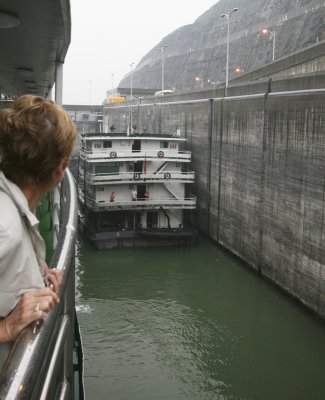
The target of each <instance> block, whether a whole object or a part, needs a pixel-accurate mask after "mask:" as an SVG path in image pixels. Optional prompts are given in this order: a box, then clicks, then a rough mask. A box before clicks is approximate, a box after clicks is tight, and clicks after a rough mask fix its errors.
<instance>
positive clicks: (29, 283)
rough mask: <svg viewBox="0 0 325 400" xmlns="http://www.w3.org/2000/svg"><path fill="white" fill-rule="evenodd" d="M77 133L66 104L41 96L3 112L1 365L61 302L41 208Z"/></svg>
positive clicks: (58, 278)
mask: <svg viewBox="0 0 325 400" xmlns="http://www.w3.org/2000/svg"><path fill="white" fill-rule="evenodd" d="M75 136H76V133H75V127H74V125H73V123H72V121H71V119H70V117H69V116H68V115H67V114H66V112H65V111H64V110H63V108H61V107H59V106H58V105H56V104H55V103H53V102H52V101H49V100H45V99H43V98H42V97H39V96H32V95H25V96H21V97H19V98H17V99H16V100H15V101H14V103H13V107H12V108H10V109H6V110H3V111H1V112H0V205H1V206H0V342H1V343H0V366H1V363H2V362H1V361H3V360H4V358H5V357H6V356H7V354H8V350H9V349H10V345H11V343H12V341H13V340H14V339H15V338H16V337H17V335H18V334H19V333H20V332H21V331H22V329H24V328H25V327H26V326H27V325H29V324H30V323H32V322H33V321H36V320H42V319H44V318H45V317H46V315H47V314H48V312H49V311H50V310H51V309H52V308H53V307H54V305H55V304H57V303H58V302H59V298H58V295H57V293H58V288H59V285H60V283H61V275H60V273H59V271H56V270H54V269H48V268H47V266H46V263H45V245H44V241H43V239H42V238H41V236H40V235H39V233H38V229H37V225H38V220H37V218H36V216H35V210H36V207H37V205H38V203H39V202H40V200H41V198H42V197H43V195H44V194H45V193H46V192H47V191H48V190H49V189H51V188H53V187H54V186H56V185H57V184H58V183H59V182H60V180H61V179H62V176H63V173H64V169H65V167H66V166H67V164H68V160H69V156H70V154H71V151H72V149H73V146H74V142H75Z"/></svg>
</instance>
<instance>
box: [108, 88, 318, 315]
mask: <svg viewBox="0 0 325 400" xmlns="http://www.w3.org/2000/svg"><path fill="white" fill-rule="evenodd" d="M240 93H241V89H240ZM125 112H126V111H125V109H123V110H121V109H119V108H111V109H110V108H107V109H106V110H105V118H107V120H108V123H109V124H110V123H115V124H118V121H120V120H121V113H124V115H125ZM136 113H138V114H136ZM133 115H134V117H133V121H137V124H138V126H137V129H139V131H140V128H141V129H143V128H145V131H146V132H147V133H148V132H153V133H156V134H158V133H173V134H181V136H185V137H186V138H187V143H186V149H188V150H191V151H192V164H191V169H192V170H194V171H195V173H196V181H195V184H194V185H193V188H192V193H193V194H194V195H196V196H197V209H196V212H195V213H193V215H192V217H191V218H192V222H193V223H194V224H195V225H196V226H197V227H198V228H199V229H200V230H201V231H203V232H204V233H206V234H207V235H209V236H210V237H211V238H212V239H213V240H215V241H217V242H218V243H220V244H221V245H223V246H224V247H226V248H227V249H229V250H230V251H231V252H233V253H234V254H236V255H237V256H239V257H240V258H241V259H243V260H244V261H245V262H246V263H248V264H249V265H250V266H251V267H253V268H254V269H255V270H256V271H257V272H259V273H260V274H262V275H263V276H265V277H267V278H269V279H270V280H272V281H273V282H274V283H276V284H277V285H279V286H280V287H281V288H283V289H284V290H285V291H287V292H288V293H290V294H291V295H292V296H294V297H295V298H297V299H299V300H300V301H301V302H302V303H304V304H305V305H307V306H308V307H309V308H311V309H312V310H314V311H315V312H316V313H317V314H319V315H320V316H322V317H323V318H324V317H325V261H324V260H325V257H324V256H325V246H324V239H325V238H324V236H325V233H324V223H325V222H324V221H325V89H323V90H322V89H311V90H301V91H295V92H280V91H279V92H275V93H260V94H251V95H238V96H236V95H235V94H234V95H232V96H231V97H228V98H224V97H218V98H214V99H198V100H189V101H186V99H185V98H184V101H178V102H176V103H172V102H170V103H163V102H162V103H159V104H147V105H141V107H140V106H139V105H138V106H135V107H134V110H133Z"/></svg>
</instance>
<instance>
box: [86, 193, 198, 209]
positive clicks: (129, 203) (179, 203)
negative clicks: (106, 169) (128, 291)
mask: <svg viewBox="0 0 325 400" xmlns="http://www.w3.org/2000/svg"><path fill="white" fill-rule="evenodd" d="M79 199H80V200H81V202H84V201H85V199H84V193H79ZM86 202H87V206H88V207H89V208H92V209H94V210H95V209H98V210H99V209H105V210H118V209H120V210H136V209H159V208H160V207H165V208H184V209H194V208H195V207H196V197H195V196H193V195H189V196H187V197H184V198H175V197H167V198H150V197H149V198H137V199H136V200H132V199H131V198H130V199H129V200H124V199H121V200H119V199H116V200H114V201H109V199H107V200H97V201H96V199H94V198H93V197H91V196H89V195H86Z"/></svg>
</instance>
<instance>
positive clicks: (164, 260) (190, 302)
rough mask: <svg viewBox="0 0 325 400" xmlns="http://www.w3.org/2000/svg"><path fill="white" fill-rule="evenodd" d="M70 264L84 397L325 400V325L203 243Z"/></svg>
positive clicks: (92, 255) (83, 255) (90, 255)
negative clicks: (74, 266) (74, 276)
mask: <svg viewBox="0 0 325 400" xmlns="http://www.w3.org/2000/svg"><path fill="white" fill-rule="evenodd" d="M77 259H78V265H77V282H76V285H77V306H78V307H77V309H78V318H79V323H80V328H81V334H82V337H83V344H84V353H85V389H86V397H87V399H89V400H97V399H113V400H146V399H148V400H149V399H150V400H158V399H159V400H160V399H163V400H178V399H181V400H185V399H186V400H194V399H195V400H205V399H209V400H210V399H220V400H221V399H222V400H235V399H236V400H237V399H242V400H244V399H245V400H248V399H254V400H255V399H256V400H282V399H283V400H291V399H292V400H299V399H301V400H318V399H319V400H323V399H325V324H324V323H323V322H322V321H320V320H318V319H317V318H315V317H314V316H313V315H311V314H310V313H309V312H307V311H306V310H305V309H304V308H303V307H300V306H299V305H297V304H296V303H295V302H293V301H292V300H290V299H289V298H288V297H287V296H286V295H284V294H282V293H281V292H280V291H279V290H277V289H275V288H274V287H273V286H271V285H270V284H268V283H267V282H265V281H263V280H262V279H260V278H259V277H258V276H257V275H255V274H254V273H253V272H252V271H250V270H249V269H247V268H246V267H245V266H243V265H241V264H240V262H239V261H237V260H235V259H234V258H232V257H230V256H229V255H228V254H226V253H225V252H224V251H223V250H222V249H220V248H219V247H217V246H216V245H214V244H213V243H211V242H209V241H208V240H206V239H203V238H201V239H200V242H199V244H198V245H195V246H193V247H182V248H161V249H125V250H113V251H112V250H107V251H98V250H95V249H94V248H92V247H90V246H89V245H88V244H86V243H84V242H82V241H80V240H79V242H78V249H77Z"/></svg>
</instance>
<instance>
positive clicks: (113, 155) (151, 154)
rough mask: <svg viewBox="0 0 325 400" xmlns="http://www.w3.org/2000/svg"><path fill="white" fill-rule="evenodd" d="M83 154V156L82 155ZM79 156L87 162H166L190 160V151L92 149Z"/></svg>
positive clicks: (83, 151) (83, 150) (81, 153)
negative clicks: (156, 160)
mask: <svg viewBox="0 0 325 400" xmlns="http://www.w3.org/2000/svg"><path fill="white" fill-rule="evenodd" d="M83 154H84V155H83ZM80 155H81V157H82V158H85V157H86V158H87V160H88V161H91V160H98V159H99V160H100V159H105V160H116V161H121V160H124V161H131V160H137V161H144V160H153V159H157V158H158V159H161V160H163V159H168V160H171V159H172V160H183V161H184V160H189V161H190V160H191V152H190V151H178V150H175V149H155V150H146V151H141V150H139V151H132V150H129V151H127V150H123V149H94V150H86V149H82V148H81V150H80Z"/></svg>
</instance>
